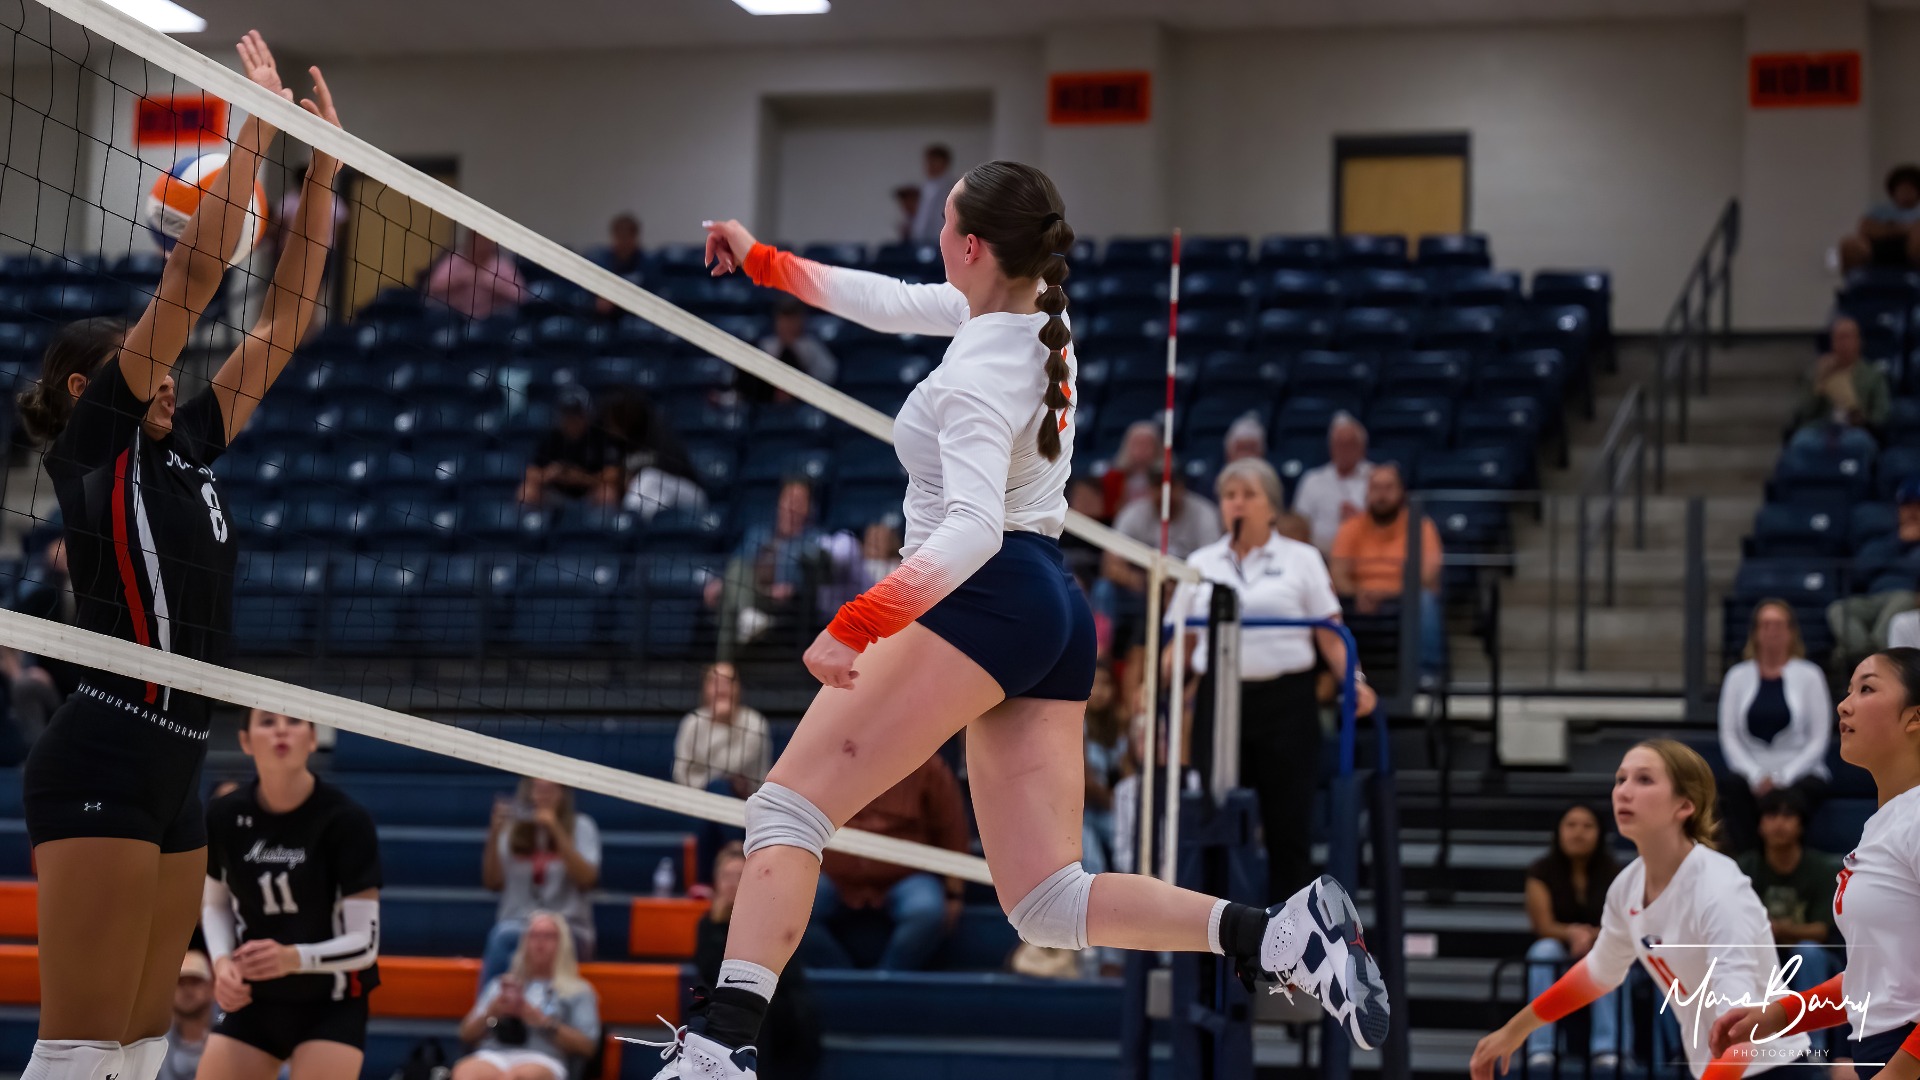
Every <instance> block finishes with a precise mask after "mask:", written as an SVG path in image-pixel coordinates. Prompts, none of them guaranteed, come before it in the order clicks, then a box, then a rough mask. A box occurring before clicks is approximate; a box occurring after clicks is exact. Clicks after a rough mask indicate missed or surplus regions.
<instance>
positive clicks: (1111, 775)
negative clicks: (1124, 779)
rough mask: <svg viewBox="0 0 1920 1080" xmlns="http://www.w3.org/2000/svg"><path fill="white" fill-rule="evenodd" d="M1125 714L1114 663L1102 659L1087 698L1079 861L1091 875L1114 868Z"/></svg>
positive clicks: (1124, 755)
mask: <svg viewBox="0 0 1920 1080" xmlns="http://www.w3.org/2000/svg"><path fill="white" fill-rule="evenodd" d="M1125 717H1126V711H1125V710H1124V709H1122V708H1121V706H1120V684H1119V683H1118V682H1116V681H1115V680H1114V677H1113V665H1112V664H1111V663H1109V662H1107V661H1104V660H1103V661H1101V662H1100V665H1099V666H1098V667H1096V668H1094V669H1093V692H1092V693H1091V694H1090V695H1088V697H1087V806H1086V811H1085V820H1086V824H1085V826H1084V827H1083V828H1082V829H1081V840H1080V851H1081V855H1080V861H1081V862H1082V863H1083V864H1085V866H1086V868H1087V873H1089V874H1104V873H1106V872H1107V871H1108V870H1111V869H1112V868H1113V787H1114V785H1115V784H1118V783H1119V782H1120V778H1121V776H1122V775H1124V773H1125V771H1126V767H1127V735H1126V722H1125Z"/></svg>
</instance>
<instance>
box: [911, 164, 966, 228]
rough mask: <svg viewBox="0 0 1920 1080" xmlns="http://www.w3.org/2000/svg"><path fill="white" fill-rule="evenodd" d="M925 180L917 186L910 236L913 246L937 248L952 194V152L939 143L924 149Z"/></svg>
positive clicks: (954, 178) (953, 179) (953, 178)
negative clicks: (950, 193)
mask: <svg viewBox="0 0 1920 1080" xmlns="http://www.w3.org/2000/svg"><path fill="white" fill-rule="evenodd" d="M921 159H922V161H924V162H925V165H926V172H927V178H926V179H925V180H923V181H921V183H920V205H919V206H918V207H916V208H915V210H914V215H913V230H912V234H911V235H909V236H908V237H907V239H909V240H911V241H913V242H914V243H916V244H938V243H939V242H940V227H941V226H943V225H945V224H946V223H947V193H948V192H951V191H952V190H953V185H954V181H955V180H957V179H958V177H956V176H954V175H953V151H952V150H949V149H947V147H946V146H944V145H942V144H940V143H934V144H933V145H932V146H929V147H927V149H926V152H925V153H924V154H922V155H921Z"/></svg>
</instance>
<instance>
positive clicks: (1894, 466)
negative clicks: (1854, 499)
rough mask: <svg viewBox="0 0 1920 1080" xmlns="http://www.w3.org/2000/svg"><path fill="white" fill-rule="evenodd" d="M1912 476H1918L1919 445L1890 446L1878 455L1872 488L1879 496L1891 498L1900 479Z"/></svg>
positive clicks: (1919, 467) (1919, 465)
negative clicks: (1875, 477) (1878, 459)
mask: <svg viewBox="0 0 1920 1080" xmlns="http://www.w3.org/2000/svg"><path fill="white" fill-rule="evenodd" d="M1912 476H1920V447H1911V446H1895V447H1891V448H1889V449H1887V450H1886V451H1884V452H1882V453H1881V455H1880V463H1879V468H1878V470H1877V477H1878V479H1877V481H1876V483H1875V484H1874V490H1875V491H1877V492H1878V493H1879V495H1880V497H1881V498H1883V499H1891V498H1893V493H1894V491H1895V490H1897V489H1898V488H1899V487H1900V483H1901V481H1903V480H1906V479H1907V478H1908V477H1912Z"/></svg>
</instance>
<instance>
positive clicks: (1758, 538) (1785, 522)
mask: <svg viewBox="0 0 1920 1080" xmlns="http://www.w3.org/2000/svg"><path fill="white" fill-rule="evenodd" d="M1846 550H1847V519H1846V518H1845V517H1844V516H1841V515H1837V514H1833V513H1829V512H1827V510H1825V509H1824V508H1821V507H1806V506H1783V505H1779V504H1776V503H1769V504H1767V505H1765V506H1762V507H1761V508H1760V509H1759V511H1758V512H1757V513H1755V514H1754V518H1753V535H1751V536H1749V537H1748V538H1747V543H1746V554H1747V556H1749V557H1751V558H1762V559H1765V558H1785V557H1796V556H1805V557H1810V558H1828V557H1834V556H1839V555H1842V554H1844V553H1845V552H1846Z"/></svg>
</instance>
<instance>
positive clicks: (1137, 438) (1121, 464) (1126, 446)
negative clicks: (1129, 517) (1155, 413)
mask: <svg viewBox="0 0 1920 1080" xmlns="http://www.w3.org/2000/svg"><path fill="white" fill-rule="evenodd" d="M1161 456H1162V455H1161V452H1160V425H1159V424H1156V423H1154V422H1153V421H1151V420H1135V421H1134V422H1133V423H1131V424H1128V425H1127V433H1126V434H1125V435H1123V436H1121V438H1120V452H1119V453H1117V454H1115V455H1113V458H1112V460H1110V461H1108V462H1107V464H1106V469H1105V471H1104V472H1102V473H1101V474H1100V495H1101V501H1102V504H1103V505H1102V510H1101V512H1100V513H1098V514H1095V515H1094V516H1095V517H1097V518H1099V519H1100V520H1101V521H1105V522H1112V521H1113V519H1114V518H1115V517H1118V516H1119V514H1120V511H1121V510H1122V509H1124V508H1125V507H1126V505H1127V504H1128V503H1131V502H1133V501H1134V500H1135V499H1138V498H1140V497H1141V496H1142V495H1146V494H1148V493H1149V492H1150V491H1153V490H1157V488H1155V486H1154V485H1155V481H1154V479H1153V471H1154V469H1155V468H1156V467H1158V465H1159V464H1160V458H1161Z"/></svg>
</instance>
